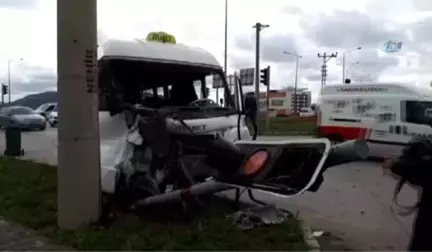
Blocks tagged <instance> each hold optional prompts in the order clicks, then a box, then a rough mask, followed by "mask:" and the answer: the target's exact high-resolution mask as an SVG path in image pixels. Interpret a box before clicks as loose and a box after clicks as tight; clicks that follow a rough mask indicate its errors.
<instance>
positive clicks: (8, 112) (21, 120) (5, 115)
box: [0, 106, 46, 130]
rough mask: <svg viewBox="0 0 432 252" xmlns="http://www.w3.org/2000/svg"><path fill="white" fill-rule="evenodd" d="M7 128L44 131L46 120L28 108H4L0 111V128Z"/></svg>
mask: <svg viewBox="0 0 432 252" xmlns="http://www.w3.org/2000/svg"><path fill="white" fill-rule="evenodd" d="M9 126H12V127H17V128H21V129H24V130H34V129H37V130H45V128H46V119H45V117H43V116H41V115H40V114H39V113H37V112H36V111H34V110H33V109H31V108H29V107H23V106H11V107H5V108H2V109H0V127H1V128H6V127H9Z"/></svg>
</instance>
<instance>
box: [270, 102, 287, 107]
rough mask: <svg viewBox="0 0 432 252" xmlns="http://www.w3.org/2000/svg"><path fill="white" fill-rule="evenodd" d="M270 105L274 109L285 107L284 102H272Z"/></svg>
mask: <svg viewBox="0 0 432 252" xmlns="http://www.w3.org/2000/svg"><path fill="white" fill-rule="evenodd" d="M270 104H271V106H272V107H282V106H283V105H284V101H283V100H271V101H270Z"/></svg>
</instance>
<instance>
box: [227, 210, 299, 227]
mask: <svg viewBox="0 0 432 252" xmlns="http://www.w3.org/2000/svg"><path fill="white" fill-rule="evenodd" d="M293 216H294V215H293V214H292V213H290V212H288V211H286V210H282V209H279V208H276V207H275V206H273V205H267V206H259V207H252V208H248V209H244V210H240V211H237V212H235V213H234V214H232V215H231V216H229V217H231V218H232V219H233V221H234V223H235V225H236V226H237V227H238V228H239V229H241V230H244V231H246V230H250V229H253V228H256V227H260V226H264V225H273V224H281V223H282V222H284V221H285V220H287V219H289V218H292V217H293Z"/></svg>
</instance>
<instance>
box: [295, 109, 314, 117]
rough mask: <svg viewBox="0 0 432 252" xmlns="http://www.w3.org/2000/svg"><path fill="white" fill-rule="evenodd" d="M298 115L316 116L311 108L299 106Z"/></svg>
mask: <svg viewBox="0 0 432 252" xmlns="http://www.w3.org/2000/svg"><path fill="white" fill-rule="evenodd" d="M299 116H301V117H309V116H316V112H315V111H314V110H313V109H312V108H301V109H300V114H299Z"/></svg>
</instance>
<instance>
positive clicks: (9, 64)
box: [8, 58, 23, 103]
mask: <svg viewBox="0 0 432 252" xmlns="http://www.w3.org/2000/svg"><path fill="white" fill-rule="evenodd" d="M11 61H12V59H8V101H9V102H8V103H11V78H10V75H11ZM20 61H23V59H22V58H21V59H20Z"/></svg>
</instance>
